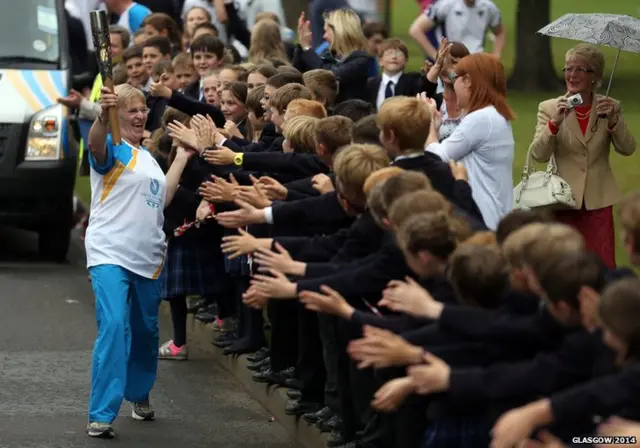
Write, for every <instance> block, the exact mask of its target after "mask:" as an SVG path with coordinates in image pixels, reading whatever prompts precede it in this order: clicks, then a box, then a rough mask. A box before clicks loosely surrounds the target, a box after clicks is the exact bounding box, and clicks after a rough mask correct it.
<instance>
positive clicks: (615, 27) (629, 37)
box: [538, 14, 640, 96]
mask: <svg viewBox="0 0 640 448" xmlns="http://www.w3.org/2000/svg"><path fill="white" fill-rule="evenodd" d="M538 33H540V34H544V35H546V36H550V37H561V38H563V39H572V40H579V41H581V42H586V43H589V44H596V45H606V46H607V47H612V48H616V49H617V50H618V52H617V53H616V59H615V61H614V62H613V68H612V70H611V77H610V78H609V86H608V87H607V95H606V96H609V90H610V89H611V81H613V74H614V73H615V71H616V65H617V64H618V59H619V58H620V51H623V50H624V51H631V52H633V53H640V19H637V18H635V17H631V16H623V15H618V14H565V15H564V16H562V17H560V18H559V19H557V20H554V21H553V22H551V23H550V24H549V25H547V26H545V27H544V28H541V29H540V30H538Z"/></svg>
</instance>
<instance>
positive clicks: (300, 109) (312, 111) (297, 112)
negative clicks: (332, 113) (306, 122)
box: [287, 98, 327, 119]
mask: <svg viewBox="0 0 640 448" xmlns="http://www.w3.org/2000/svg"><path fill="white" fill-rule="evenodd" d="M287 112H288V113H289V115H290V116H292V117H299V116H306V117H314V118H318V119H320V118H327V109H325V108H324V106H323V105H322V104H321V103H319V102H318V101H313V100H306V99H304V98H298V99H297V100H293V101H291V102H290V103H289V105H288V106H287Z"/></svg>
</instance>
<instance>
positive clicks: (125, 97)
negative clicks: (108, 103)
mask: <svg viewBox="0 0 640 448" xmlns="http://www.w3.org/2000/svg"><path fill="white" fill-rule="evenodd" d="M114 90H115V94H116V95H117V96H118V109H123V108H125V107H128V106H129V105H131V103H133V102H134V101H141V102H142V104H144V105H146V104H147V101H146V100H145V98H144V93H142V90H139V89H136V88H135V87H133V86H132V85H131V84H120V85H118V86H116V87H115V89H114Z"/></svg>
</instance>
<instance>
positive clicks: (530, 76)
mask: <svg viewBox="0 0 640 448" xmlns="http://www.w3.org/2000/svg"><path fill="white" fill-rule="evenodd" d="M550 17H551V0H519V1H518V12H517V16H516V55H515V57H516V63H515V66H514V68H513V72H512V73H511V77H510V78H509V88H510V89H514V90H522V91H528V92H530V91H556V90H557V89H558V87H559V86H560V85H561V82H560V79H559V78H558V75H557V73H556V72H555V70H554V68H553V54H552V52H551V38H550V37H548V36H542V35H540V34H538V33H537V31H538V30H539V29H540V28H542V27H544V26H545V25H547V24H548V23H549V21H550Z"/></svg>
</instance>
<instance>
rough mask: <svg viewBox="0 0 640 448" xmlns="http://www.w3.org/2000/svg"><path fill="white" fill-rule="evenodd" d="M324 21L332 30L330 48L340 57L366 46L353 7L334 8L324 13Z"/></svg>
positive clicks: (363, 48) (365, 39)
mask: <svg viewBox="0 0 640 448" xmlns="http://www.w3.org/2000/svg"><path fill="white" fill-rule="evenodd" d="M324 23H325V24H326V25H327V26H328V27H330V28H331V29H332V30H333V43H332V44H331V50H333V51H335V52H336V53H338V54H339V55H340V56H342V57H346V56H348V55H350V54H351V53H353V52H354V51H364V50H365V49H366V48H367V38H366V37H364V33H363V32H362V22H361V21H360V17H359V16H358V14H357V13H356V12H355V11H354V10H353V9H347V8H342V9H334V10H333V11H329V12H327V13H325V14H324Z"/></svg>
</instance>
